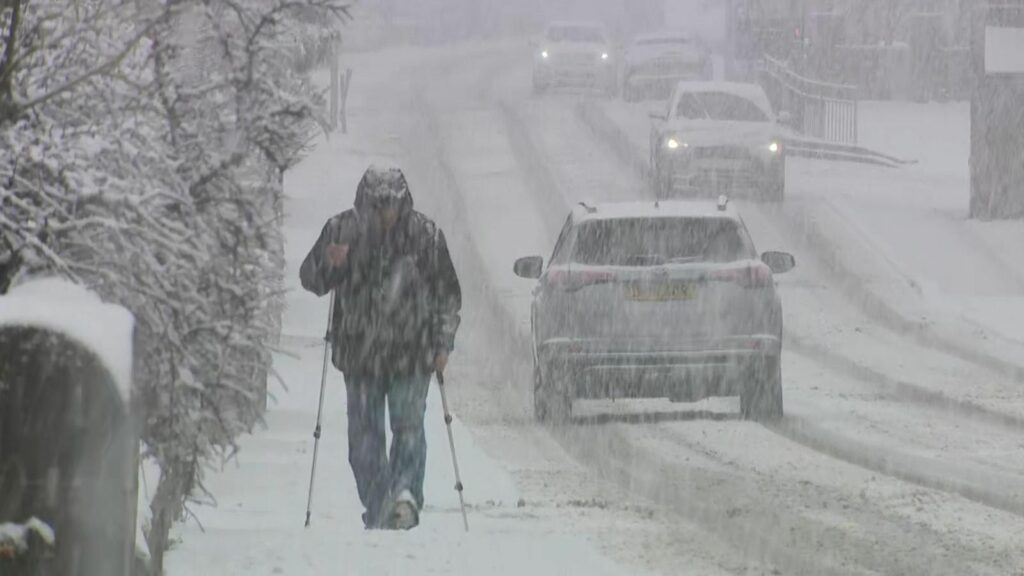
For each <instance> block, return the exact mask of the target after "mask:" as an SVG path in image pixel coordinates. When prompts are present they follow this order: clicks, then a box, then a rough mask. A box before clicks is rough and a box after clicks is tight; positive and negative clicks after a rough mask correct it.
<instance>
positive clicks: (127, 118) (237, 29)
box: [0, 0, 347, 566]
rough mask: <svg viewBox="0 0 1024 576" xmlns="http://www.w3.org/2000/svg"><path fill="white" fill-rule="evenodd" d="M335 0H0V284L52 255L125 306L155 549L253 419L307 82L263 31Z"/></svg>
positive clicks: (332, 9)
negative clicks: (149, 466)
mask: <svg viewBox="0 0 1024 576" xmlns="http://www.w3.org/2000/svg"><path fill="white" fill-rule="evenodd" d="M346 3H347V0H246V1H245V2H237V1H235V0H203V1H200V0H173V1H166V2H165V1H161V0H130V1H129V0H48V1H43V2H39V1H35V0H32V1H30V0H8V1H7V2H4V3H0V293H2V292H5V291H6V290H7V289H8V288H9V287H10V286H11V285H12V284H13V283H16V282H17V281H18V280H19V279H21V278H25V277H27V276H30V275H33V274H35V273H38V272H42V271H45V272H57V273H60V274H62V275H64V276H65V277H67V278H70V279H72V280H74V281H76V282H79V283H82V284H85V285H87V286H88V287H90V288H91V289H93V290H95V291H97V292H98V293H99V294H101V295H102V296H103V297H104V299H105V300H107V301H110V302H114V303H117V304H121V305H123V306H125V307H126V308H128V309H129V310H130V311H131V312H132V313H133V314H134V315H135V317H136V320H137V331H138V334H139V335H140V341H139V344H138V345H137V349H136V353H137V356H138V357H139V358H140V359H141V362H140V363H139V372H138V373H137V374H136V379H137V383H138V385H139V386H140V390H139V392H140V394H139V397H140V398H141V399H142V404H141V408H142V410H143V411H144V414H145V416H146V418H145V423H144V424H145V426H144V430H143V440H144V442H145V445H146V448H147V451H148V456H149V457H151V458H153V459H155V460H156V461H157V463H158V464H159V466H160V469H161V482H160V485H159V486H158V488H157V490H156V495H155V497H154V499H153V502H152V503H151V507H152V510H153V522H152V526H151V527H150V529H149V531H148V533H147V542H148V544H149V548H150V552H151V553H152V557H153V559H154V563H155V564H156V565H157V566H159V565H160V563H161V559H162V552H163V550H164V548H165V547H166V543H167V533H168V530H169V528H170V524H171V522H172V521H173V520H174V519H176V518H180V517H181V515H182V514H183V512H184V510H185V509H184V505H185V503H186V502H187V500H188V498H190V497H195V496H197V495H201V494H202V493H203V491H202V471H203V468H204V466H205V465H206V464H207V463H209V462H212V461H217V460H218V459H220V458H222V457H224V456H226V455H229V454H231V453H232V452H233V451H234V450H235V439H236V438H237V437H238V435H239V434H241V433H243V432H245V431H248V430H250V429H251V428H252V426H253V425H254V424H255V423H256V422H257V421H258V420H259V417H260V410H261V407H262V403H263V398H262V393H263V386H264V384H265V382H264V381H265V377H266V374H267V370H268V366H269V348H268V347H269V346H270V345H272V343H273V341H274V339H275V338H276V336H275V331H276V328H277V326H278V321H279V319H278V318H276V317H275V316H276V315H279V313H280V303H279V302H280V301H279V296H280V289H281V284H282V283H281V273H282V269H283V248H282V237H281V229H280V224H281V222H280V218H281V175H282V173H283V171H284V170H285V169H287V168H288V167H289V166H291V165H292V164H294V162H296V161H297V159H298V158H299V156H300V155H301V154H302V152H303V151H304V149H305V146H306V145H307V143H308V142H309V140H310V137H311V133H312V131H313V130H314V129H315V127H316V125H317V122H318V121H319V116H320V115H321V112H322V110H323V108H324V102H323V95H322V94H321V93H319V92H317V91H316V90H314V88H313V87H312V86H311V85H310V83H309V81H308V79H307V78H306V77H305V76H303V75H301V74H298V73H296V72H295V70H294V54H290V53H289V52H288V51H286V50H281V49H280V48H279V47H280V46H281V45H282V42H285V43H287V42H293V41H294V39H296V38H299V39H302V41H303V42H307V43H310V44H312V45H323V44H324V43H325V42H328V41H329V40H330V39H332V38H334V37H335V36H336V35H337V32H338V25H339V24H340V22H341V21H342V20H343V19H344V18H345V17H346V15H347V12H346V10H347V8H346Z"/></svg>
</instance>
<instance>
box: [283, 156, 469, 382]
mask: <svg viewBox="0 0 1024 576" xmlns="http://www.w3.org/2000/svg"><path fill="white" fill-rule="evenodd" d="M381 200H386V201H390V202H392V203H397V206H398V219H397V220H396V222H395V223H394V225H393V226H392V227H391V229H390V230H388V231H386V232H385V231H384V230H383V229H382V228H381V226H380V224H379V223H378V221H377V219H376V217H375V215H374V211H373V206H374V204H375V203H377V202H379V201H381ZM330 243H334V244H348V245H349V252H348V257H347V259H346V261H345V263H344V264H343V265H342V266H338V267H331V266H328V264H327V261H326V253H325V251H326V247H327V245H328V244H330ZM299 277H300V280H301V281H302V287H303V288H305V289H306V290H309V291H310V292H313V293H314V294H316V295H318V296H322V295H324V294H327V293H328V292H330V291H331V290H332V289H334V290H335V302H334V315H333V317H332V318H331V341H332V355H331V356H332V361H333V363H334V366H335V367H336V368H338V369H339V370H341V371H342V372H344V373H345V374H346V375H347V376H387V375H392V376H393V375H403V374H413V373H423V372H429V371H430V370H431V369H432V368H431V366H432V364H433V359H434V356H435V355H436V354H438V353H440V352H450V351H451V350H452V349H453V348H454V347H455V332H456V330H457V328H458V325H459V321H460V318H459V311H460V309H461V306H462V292H461V288H460V286H459V280H458V277H457V276H456V274H455V268H454V266H453V265H452V261H451V257H450V255H449V253H448V246H447V244H446V242H445V238H444V233H443V232H441V230H440V229H439V228H438V227H437V226H436V225H435V224H434V222H433V221H431V220H430V219H429V218H427V217H426V216H424V215H423V214H421V213H419V212H416V211H415V210H413V202H412V195H411V193H410V192H409V187H408V184H407V183H406V180H405V176H404V175H403V174H402V172H401V170H399V169H397V168H376V167H371V168H370V169H368V170H367V171H366V173H365V174H364V175H363V178H362V180H361V181H360V182H359V187H358V189H357V190H356V199H355V205H354V207H353V208H352V209H351V210H346V211H344V212H342V213H340V214H338V215H336V216H334V217H332V218H331V219H330V220H328V221H327V223H326V224H325V225H324V227H323V230H322V231H321V233H320V237H319V238H318V239H317V241H316V244H315V245H314V246H313V248H312V250H310V252H309V254H308V255H307V256H306V259H305V260H304V261H303V262H302V267H301V268H300V271H299Z"/></svg>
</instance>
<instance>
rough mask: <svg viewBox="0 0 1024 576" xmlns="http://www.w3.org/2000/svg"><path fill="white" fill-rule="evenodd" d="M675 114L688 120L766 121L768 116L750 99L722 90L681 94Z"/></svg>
mask: <svg viewBox="0 0 1024 576" xmlns="http://www.w3.org/2000/svg"><path fill="white" fill-rule="evenodd" d="M676 116H682V117H683V118H688V119H690V120H727V121H733V122H767V121H768V116H766V115H765V113H764V112H763V111H762V110H761V109H760V108H758V107H757V105H756V104H754V103H753V102H751V101H750V100H747V99H746V98H741V97H739V96H736V95H734V94H726V93H724V92H700V93H694V92H688V93H685V94H682V95H681V96H680V97H679V105H678V106H677V107H676Z"/></svg>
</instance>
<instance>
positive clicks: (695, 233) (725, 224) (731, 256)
mask: <svg viewBox="0 0 1024 576" xmlns="http://www.w3.org/2000/svg"><path fill="white" fill-rule="evenodd" d="M752 257H753V249H752V247H751V244H750V242H749V239H748V238H747V237H746V232H745V230H744V228H742V227H741V226H740V225H739V223H738V222H736V221H735V220H730V219H728V218H623V219H613V220H597V221H592V222H584V223H583V224H581V225H580V227H579V230H578V231H577V234H576V243H575V248H574V250H573V261H574V262H576V263H578V264H587V265H596V266H600V265H605V266H657V265H662V264H686V263H690V262H734V261H737V260H745V259H748V258H752Z"/></svg>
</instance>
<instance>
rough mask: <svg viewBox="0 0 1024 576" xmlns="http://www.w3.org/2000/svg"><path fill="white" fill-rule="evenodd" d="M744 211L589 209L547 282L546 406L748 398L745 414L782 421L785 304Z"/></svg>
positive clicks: (540, 305) (528, 269)
mask: <svg viewBox="0 0 1024 576" xmlns="http://www.w3.org/2000/svg"><path fill="white" fill-rule="evenodd" d="M794 265H795V260H794V258H793V256H792V255H790V254H786V253H782V252H767V253H765V254H763V255H761V257H760V258H758V255H757V252H756V251H755V249H754V244H753V242H752V241H751V239H750V235H749V234H748V232H747V229H746V226H745V225H744V223H743V220H742V219H741V218H740V215H739V214H738V212H737V211H736V210H735V209H734V208H733V207H732V206H731V205H728V204H727V203H724V202H722V201H720V202H719V203H718V204H717V205H716V203H715V202H707V201H683V202H661V203H654V202H650V203H639V202H636V203H619V204H603V205H596V206H584V205H581V206H579V207H576V208H575V209H573V210H572V213H571V214H570V215H569V218H568V219H567V221H566V223H565V226H564V228H563V229H562V232H561V234H560V235H559V237H558V241H557V243H556V244H555V249H554V254H553V255H552V257H551V261H550V262H549V263H548V265H547V268H546V269H545V268H544V262H543V258H541V257H540V256H532V257H527V258H521V259H519V260H517V261H516V263H515V273H516V274H517V275H518V276H520V277H523V278H538V279H539V282H538V285H537V288H536V289H535V290H534V300H533V309H532V334H533V356H534V413H535V415H536V417H537V418H538V419H539V420H541V421H544V422H556V423H557V422H564V421H566V420H567V419H568V418H569V417H570V416H571V412H572V402H573V400H574V399H577V398H656V397H667V398H669V399H671V400H673V401H684V402H692V401H697V400H700V399H703V398H707V397H711V396H733V395H739V397H740V407H741V408H740V409H741V413H742V414H743V416H744V417H746V418H752V419H772V418H778V417H781V416H782V413H783V408H782V372H781V369H780V363H779V360H780V357H781V354H782V305H781V302H780V300H779V296H778V294H777V293H776V290H775V281H774V277H773V273H774V274H781V273H784V272H787V271H789V270H790V269H792V268H793V266H794Z"/></svg>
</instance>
